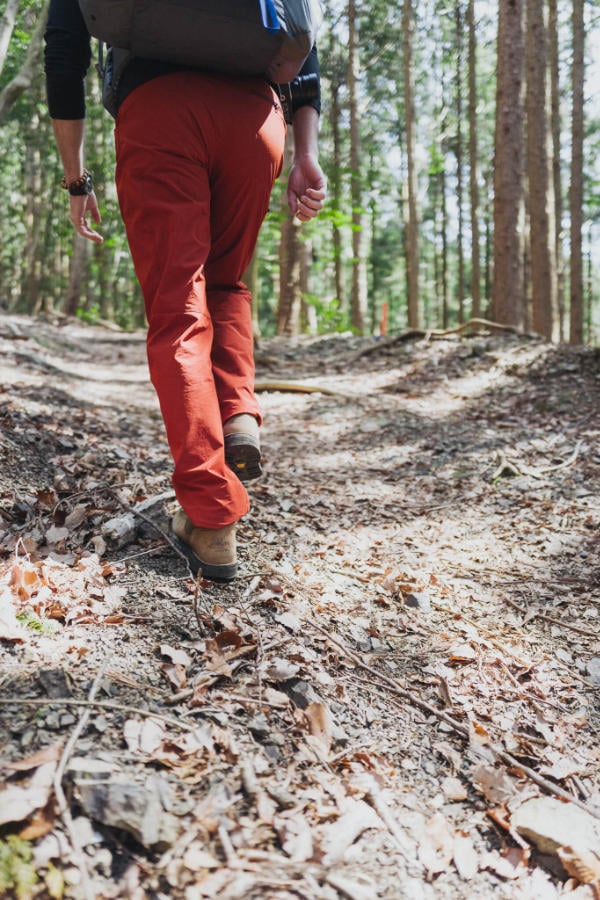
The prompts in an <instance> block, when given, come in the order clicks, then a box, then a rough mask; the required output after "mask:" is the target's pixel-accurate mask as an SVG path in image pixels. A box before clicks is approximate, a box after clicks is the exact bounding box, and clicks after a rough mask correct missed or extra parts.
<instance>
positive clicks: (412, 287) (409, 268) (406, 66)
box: [402, 0, 420, 328]
mask: <svg viewBox="0 0 600 900" xmlns="http://www.w3.org/2000/svg"><path fill="white" fill-rule="evenodd" d="M413 29H414V15H413V8H412V0H404V2H403V13H402V50H403V73H404V117H405V125H406V165H407V179H406V181H407V184H406V188H407V203H406V204H405V207H404V208H405V228H406V282H407V294H408V327H409V328H418V327H419V320H420V316H419V222H418V213H417V209H418V207H417V164H416V159H415V101H414V82H413V79H414V73H413V64H412V48H413Z"/></svg>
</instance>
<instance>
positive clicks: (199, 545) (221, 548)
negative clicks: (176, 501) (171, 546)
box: [171, 509, 237, 582]
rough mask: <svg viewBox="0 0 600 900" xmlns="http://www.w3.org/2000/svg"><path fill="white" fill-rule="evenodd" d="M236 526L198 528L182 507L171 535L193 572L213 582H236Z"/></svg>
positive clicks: (174, 518)
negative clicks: (234, 580)
mask: <svg viewBox="0 0 600 900" xmlns="http://www.w3.org/2000/svg"><path fill="white" fill-rule="evenodd" d="M235 525H236V523H235V522H233V523H232V524H231V525H225V526H224V527H223V528H198V527H196V526H195V525H193V524H192V522H191V521H190V520H189V519H188V517H187V516H186V514H185V513H184V511H183V510H182V509H180V510H178V511H177V512H176V513H175V515H174V516H173V518H172V519H171V536H172V537H173V539H174V541H175V543H176V544H177V547H178V548H179V549H180V550H181V552H182V553H183V555H184V556H185V558H186V559H187V561H188V563H189V565H190V569H191V570H192V574H193V575H198V573H200V574H201V575H202V577H203V578H207V579H209V580H210V581H222V582H226V581H233V579H234V578H235V576H236V575H237V554H236V544H235Z"/></svg>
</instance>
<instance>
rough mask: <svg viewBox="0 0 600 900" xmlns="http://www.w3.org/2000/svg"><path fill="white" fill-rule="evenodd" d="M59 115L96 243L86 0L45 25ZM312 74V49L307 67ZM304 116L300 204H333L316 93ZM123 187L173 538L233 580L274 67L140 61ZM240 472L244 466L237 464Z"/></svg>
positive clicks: (78, 217) (297, 139) (249, 437)
mask: <svg viewBox="0 0 600 900" xmlns="http://www.w3.org/2000/svg"><path fill="white" fill-rule="evenodd" d="M45 42H46V47H45V72H46V89H47V100H48V109H49V114H50V117H51V119H52V125H53V129H54V135H55V138H56V142H57V147H58V151H59V154H60V158H61V162H62V165H63V169H64V177H63V179H62V186H63V187H64V188H65V189H67V190H68V193H69V195H70V196H69V200H70V218H71V221H72V223H73V226H74V227H75V230H76V231H77V232H78V233H79V234H80V235H82V237H84V238H87V239H89V240H90V241H93V242H101V241H102V237H101V235H100V234H99V233H98V232H97V231H96V230H95V229H94V228H93V227H92V225H91V224H90V221H89V219H90V218H91V220H92V222H93V223H96V224H99V223H100V213H99V210H98V203H97V200H96V195H95V193H94V189H93V180H92V175H91V174H90V173H89V172H88V171H87V169H86V168H85V160H84V132H85V124H84V123H85V90H84V76H85V73H86V71H87V69H88V67H89V64H90V58H91V47H90V36H89V34H88V31H87V29H86V26H85V23H84V20H83V17H82V14H81V11H80V8H79V5H78V0H51V2H50V8H49V14H48V24H47V28H46V33H45ZM311 73H313V79H312V80H313V81H316V82H317V84H318V59H317V54H316V48H314V47H313V50H312V51H311V53H310V55H309V56H308V58H307V60H306V62H305V64H304V67H303V69H302V71H301V75H303V76H305V75H310V74H311ZM316 94H317V96H316V97H312V98H310V99H306V100H304V99H303V98H302V97H301V98H300V102H299V107H298V108H297V109H295V112H294V114H293V131H294V146H295V155H294V162H293V165H292V168H291V172H290V175H289V181H288V202H289V206H290V209H291V212H292V213H293V214H294V215H296V216H297V218H298V219H299V220H301V221H308V220H309V219H312V218H313V217H314V216H316V215H317V214H318V212H319V211H320V210H321V209H322V207H323V204H324V201H325V196H326V183H325V176H324V174H323V171H322V170H321V167H320V165H319V161H318V148H317V134H318V119H319V112H320V102H319V92H318V91H317V92H316ZM118 104H119V109H118V116H117V121H116V126H115V145H116V160H117V166H116V186H117V193H118V197H119V203H120V208H121V214H122V216H123V221H124V223H125V229H126V232H127V238H128V241H129V246H130V250H131V254H132V258H133V263H134V266H135V270H136V275H137V277H138V280H139V282H140V285H141V288H142V293H143V295H144V302H145V308H146V318H147V321H148V336H147V351H148V363H149V371H150V377H151V380H152V383H153V384H154V387H155V389H156V392H157V395H158V399H159V403H160V407H161V412H162V416H163V420H164V423H165V428H166V434H167V438H168V441H169V446H170V449H171V453H172V456H173V461H174V470H173V486H174V489H175V494H176V497H177V500H178V502H179V504H180V507H181V508H180V509H178V511H177V512H176V513H175V515H174V516H173V519H172V520H171V530H172V534H173V536H174V539H175V541H176V542H177V543H178V545H179V546H180V548H181V550H182V551H183V552H184V554H185V556H186V557H187V558H188V560H189V563H190V566H191V569H192V571H193V573H194V574H197V573H200V574H201V575H202V576H203V577H204V578H207V579H211V580H214V581H224V582H227V581H231V580H232V579H233V578H234V577H235V575H236V572H237V555H236V537H235V531H236V523H237V522H238V521H239V519H240V518H241V517H242V516H244V515H245V514H246V513H247V512H248V511H249V508H250V504H249V498H248V494H247V492H246V488H245V485H244V484H243V483H242V482H246V481H249V480H251V479H253V478H256V477H258V476H260V474H261V472H262V470H261V455H260V444H259V425H260V424H261V422H262V417H261V411H260V408H259V404H258V401H257V399H256V396H255V394H254V356H253V335H252V324H251V302H250V301H251V298H250V293H249V291H248V289H247V288H246V286H245V285H244V284H243V282H242V281H241V278H242V274H243V272H244V270H245V269H246V267H247V266H248V264H249V262H250V259H251V256H252V253H253V251H254V248H255V245H256V241H257V238H258V233H259V229H260V226H261V224H262V221H263V219H264V217H265V215H266V213H267V210H268V204H269V197H270V193H271V190H272V187H273V184H274V181H275V179H276V178H277V177H278V175H279V174H280V171H281V167H282V160H283V149H284V139H285V127H286V126H285V121H284V115H283V111H282V107H281V103H280V102H279V98H278V94H277V93H276V91H275V90H274V88H273V87H272V86H271V85H270V84H269V83H268V82H267V80H266V78H264V77H262V78H261V77H245V76H239V75H235V76H234V75H223V74H215V73H214V72H209V71H203V70H199V69H195V68H194V69H192V68H189V67H187V68H186V67H182V66H177V65H173V64H166V63H164V62H156V61H151V60H148V59H138V58H135V59H133V60H132V61H131V62H130V63H129V64H128V66H127V68H126V70H125V72H124V74H123V76H122V78H121V80H120V82H119V96H118ZM236 473H237V474H236Z"/></svg>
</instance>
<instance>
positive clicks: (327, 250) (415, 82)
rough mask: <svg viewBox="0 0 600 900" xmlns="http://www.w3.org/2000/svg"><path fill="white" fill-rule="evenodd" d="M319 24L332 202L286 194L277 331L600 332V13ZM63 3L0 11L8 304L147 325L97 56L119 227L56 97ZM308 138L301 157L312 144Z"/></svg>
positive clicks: (454, 8)
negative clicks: (289, 206) (54, 105)
mask: <svg viewBox="0 0 600 900" xmlns="http://www.w3.org/2000/svg"><path fill="white" fill-rule="evenodd" d="M324 9H325V25H324V28H323V30H322V32H321V35H320V37H319V51H320V59H321V66H322V80H323V86H322V87H323V113H322V119H321V153H322V163H323V166H324V168H325V171H326V173H327V176H328V181H329V193H330V197H329V202H328V205H327V209H326V211H325V212H324V213H323V214H322V215H321V216H320V218H319V220H318V221H316V222H314V223H311V224H309V225H304V226H300V225H299V224H298V223H297V222H295V221H294V220H292V219H291V218H290V217H289V214H288V213H287V211H286V205H285V196H284V193H285V192H284V185H285V177H283V178H282V179H281V180H280V182H279V183H278V185H277V187H276V190H275V192H274V194H273V198H272V203H271V210H270V212H269V215H268V218H267V220H266V222H265V225H264V227H263V230H262V233H261V237H260V241H259V246H258V249H257V253H256V254H255V258H254V260H253V263H252V265H251V267H250V270H249V271H248V273H247V275H246V280H247V281H248V282H249V283H250V285H251V287H252V289H253V292H254V298H255V303H254V313H255V325H256V332H257V334H263V335H273V334H288V335H293V334H298V333H300V332H309V333H325V332H329V331H344V330H352V331H354V332H355V333H357V334H374V335H376V334H384V333H392V332H397V331H401V330H403V329H405V328H406V327H409V328H413V329H419V328H421V329H431V328H442V329H448V328H453V327H456V326H457V325H460V324H461V323H464V322H466V321H467V320H468V319H470V318H481V317H483V318H487V319H492V320H494V321H497V322H500V323H502V324H505V325H510V326H512V327H514V328H516V329H519V330H526V331H535V332H537V333H539V334H541V335H542V336H544V337H545V338H547V339H550V340H559V341H570V342H572V343H578V344H580V343H589V344H597V343H598V339H599V336H600V289H599V287H598V272H599V269H600V88H599V85H600V67H599V61H598V56H599V55H600V54H599V53H598V49H599V47H600V9H599V8H598V5H597V3H595V2H584V0H573V2H562V0H527V2H526V3H524V2H523V0H516V2H515V0H510V2H509V0H499V2H498V3H495V2H487V0H480V2H474V0H423V2H421V3H419V4H416V3H414V2H411V0H398V2H397V3H396V4H384V3H381V2H378V0H373V2H370V3H360V2H357V0H348V2H347V3H342V2H337V0H335V2H332V0H328V2H326V3H325V5H324ZM46 12H47V0H5V3H4V9H3V11H2V10H0V149H1V153H0V192H1V197H2V202H1V204H0V304H1V305H2V306H3V307H4V308H5V309H7V310H9V311H12V312H20V313H27V314H37V313H39V312H41V311H46V312H53V311H55V312H62V313H65V314H68V315H79V316H81V317H83V318H84V319H86V320H88V321H93V320H95V319H103V320H109V321H110V320H112V321H115V322H116V323H118V324H119V325H120V326H121V327H124V328H134V327H139V326H141V325H143V324H144V318H143V305H142V301H141V297H140V294H139V289H138V287H137V284H136V281H135V277H134V274H133V269H132V265H131V261H130V258H129V253H128V249H127V243H126V238H125V234H124V230H123V227H122V224H121V220H120V216H119V211H118V203H117V199H116V194H115V189H114V183H113V168H114V147H113V135H112V131H113V123H112V119H111V118H110V116H109V115H108V114H107V113H106V112H105V111H104V110H103V109H102V107H101V104H100V99H99V84H98V78H97V75H96V73H95V71H94V69H93V67H92V68H91V70H90V73H89V91H88V98H89V105H88V118H89V127H88V144H87V163H88V166H89V168H90V169H91V170H92V171H93V173H94V177H95V182H96V185H97V193H98V197H99V202H100V205H101V210H102V215H103V225H102V232H103V234H104V236H105V242H104V244H102V245H94V246H91V245H89V244H88V243H87V242H85V241H83V240H82V239H80V238H78V237H77V236H75V235H74V233H73V231H72V228H71V225H70V222H69V219H68V215H67V203H66V197H65V194H64V192H63V191H61V190H60V189H59V186H58V185H59V181H60V178H61V175H62V172H61V168H60V163H59V160H58V158H57V154H56V151H55V148H54V142H53V139H52V133H51V128H50V123H49V120H48V115H47V110H46V107H45V93H44V79H43V62H42V47H43V24H44V21H45V17H46ZM291 140H292V136H291V135H290V136H289V141H288V148H287V153H288V164H289V159H290V158H291V152H292V148H291Z"/></svg>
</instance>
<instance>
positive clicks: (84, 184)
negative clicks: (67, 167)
mask: <svg viewBox="0 0 600 900" xmlns="http://www.w3.org/2000/svg"><path fill="white" fill-rule="evenodd" d="M60 186H61V187H63V188H65V190H67V191H68V192H69V194H70V195H71V197H85V196H87V195H88V194H91V193H92V191H93V190H94V182H93V179H92V175H91V173H90V172H88V170H87V169H84V170H83V175H81V176H80V177H79V178H76V179H75V181H69V182H68V181H67V179H66V178H64V177H63V179H62V181H61V183H60Z"/></svg>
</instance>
